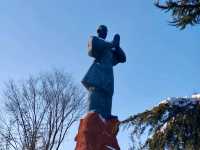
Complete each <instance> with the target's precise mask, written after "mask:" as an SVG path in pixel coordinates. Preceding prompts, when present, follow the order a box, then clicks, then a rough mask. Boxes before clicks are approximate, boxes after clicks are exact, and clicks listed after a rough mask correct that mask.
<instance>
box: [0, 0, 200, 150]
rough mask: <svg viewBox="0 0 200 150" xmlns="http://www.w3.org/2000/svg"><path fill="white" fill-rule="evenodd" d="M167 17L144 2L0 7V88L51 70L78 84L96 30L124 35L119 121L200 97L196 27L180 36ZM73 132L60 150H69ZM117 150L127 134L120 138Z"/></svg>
mask: <svg viewBox="0 0 200 150" xmlns="http://www.w3.org/2000/svg"><path fill="white" fill-rule="evenodd" d="M168 19H169V17H168V15H167V14H164V13H163V12H161V11H160V10H158V9H156V8H155V7H154V6H153V2H152V1H141V0H134V1H133V0H125V1H122V0H118V1H116V0H28V1H27V0H6V1H3V0H1V3H0V21H1V23H0V87H1V88H2V87H3V83H4V82H5V81H7V80H8V79H10V78H14V79H16V80H21V79H23V78H27V77H28V75H29V74H37V73H39V72H42V71H48V70H51V69H52V68H58V69H63V70H65V71H67V72H70V73H72V74H73V76H74V79H75V80H76V81H77V82H80V80H81V78H82V77H83V75H84V74H85V73H86V71H87V69H88V68H89V66H90V64H91V62H92V59H91V58H89V57H88V56H87V40H88V36H89V35H92V34H95V31H96V28H97V26H98V25H99V24H105V25H107V26H108V28H109V36H108V40H111V38H112V36H113V35H114V34H115V33H119V34H120V35H121V46H122V48H123V49H124V51H125V52H126V54H127V63H126V64H120V65H118V66H117V67H115V96H114V100H113V113H114V114H116V115H118V116H119V118H120V119H121V120H123V119H125V118H127V117H128V116H129V115H133V114H136V113H137V112H142V111H144V110H145V109H147V108H151V107H152V106H153V105H155V104H157V103H158V102H159V101H160V100H161V99H163V98H166V97H168V96H185V95H191V94H192V93H193V92H198V91H200V76H199V75H200V69H199V65H200V61H199V56H200V49H199V47H200V46H199V44H200V42H199V35H200V27H198V26H196V27H193V28H191V27H189V28H187V29H186V30H184V31H180V30H178V29H176V28H174V27H172V26H169V25H168V22H167V20H168ZM75 131H76V128H74V129H73V131H72V132H71V134H70V135H69V136H68V137H67V139H66V143H65V144H64V145H63V147H64V148H63V150H64V149H65V150H66V149H67V150H72V149H73V148H74V142H73V137H74V136H75ZM119 143H120V145H121V148H122V150H126V149H128V148H127V147H128V143H129V141H128V135H126V134H123V133H122V132H121V133H120V134H119Z"/></svg>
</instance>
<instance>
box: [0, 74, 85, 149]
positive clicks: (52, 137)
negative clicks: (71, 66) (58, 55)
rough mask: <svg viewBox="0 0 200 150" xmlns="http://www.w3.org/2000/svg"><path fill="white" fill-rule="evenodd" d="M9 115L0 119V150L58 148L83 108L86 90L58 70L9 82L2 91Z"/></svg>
mask: <svg viewBox="0 0 200 150" xmlns="http://www.w3.org/2000/svg"><path fill="white" fill-rule="evenodd" d="M4 97H5V100H6V105H5V107H6V112H7V113H8V117H7V118H6V119H5V120H4V121H1V122H2V123H3V124H2V126H0V141H1V142H0V145H2V147H1V146H0V149H2V150H53V149H55V150H59V147H60V145H61V143H62V142H63V140H64V138H65V135H66V133H67V132H68V131H69V128H70V127H71V126H72V124H73V123H74V122H76V121H77V120H78V119H79V117H80V116H81V115H82V113H83V112H84V110H85V93H84V92H83V91H82V90H81V89H80V87H79V86H78V85H75V84H74V82H73V80H72V78H71V77H70V76H69V75H67V74H65V73H63V72H59V71H54V72H53V73H45V74H41V75H39V76H38V77H30V78H29V79H28V80H26V81H23V82H22V83H21V84H16V82H14V81H10V82H8V83H7V84H6V89H5V92H4Z"/></svg>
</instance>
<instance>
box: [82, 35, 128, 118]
mask: <svg viewBox="0 0 200 150" xmlns="http://www.w3.org/2000/svg"><path fill="white" fill-rule="evenodd" d="M88 55H89V56H91V57H93V58H94V59H95V60H94V62H93V64H92V65H91V67H90V68H89V70H88V72H87V73H86V75H85V76H84V78H83V80H82V84H83V85H84V86H85V87H86V89H87V90H88V91H89V98H88V100H89V108H88V109H89V111H96V112H97V113H100V114H101V115H102V116H103V117H104V118H109V116H111V108H112V96H113V93H114V75H113V66H115V65H116V64H118V63H124V62H125V61H126V56H125V53H124V52H123V50H122V49H121V48H120V47H119V48H113V46H112V44H111V43H110V42H107V41H105V40H104V39H101V38H99V37H96V36H91V37H90V39H89V42H88Z"/></svg>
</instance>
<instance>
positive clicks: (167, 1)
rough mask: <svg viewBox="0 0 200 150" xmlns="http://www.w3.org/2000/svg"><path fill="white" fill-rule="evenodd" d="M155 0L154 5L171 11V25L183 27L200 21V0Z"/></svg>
mask: <svg viewBox="0 0 200 150" xmlns="http://www.w3.org/2000/svg"><path fill="white" fill-rule="evenodd" d="M160 1H161V0H157V1H156V3H155V5H156V6H157V7H158V8H160V9H162V10H165V11H166V12H171V16H172V20H171V21H170V24H171V25H175V26H176V27H179V28H180V29H184V28H185V27H186V26H187V25H196V24H199V23H200V0H164V2H163V3H162V2H160Z"/></svg>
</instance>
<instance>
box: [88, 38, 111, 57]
mask: <svg viewBox="0 0 200 150" xmlns="http://www.w3.org/2000/svg"><path fill="white" fill-rule="evenodd" d="M113 47H114V46H113V44H112V43H111V42H107V41H105V40H103V39H100V38H98V37H95V36H91V37H90V39H89V42H88V55H89V56H91V57H94V58H98V57H99V56H100V55H101V54H102V53H103V52H104V50H106V49H108V48H109V49H111V48H113Z"/></svg>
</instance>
